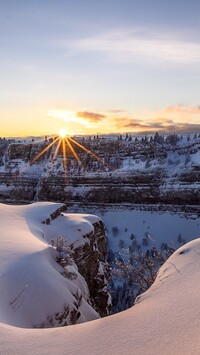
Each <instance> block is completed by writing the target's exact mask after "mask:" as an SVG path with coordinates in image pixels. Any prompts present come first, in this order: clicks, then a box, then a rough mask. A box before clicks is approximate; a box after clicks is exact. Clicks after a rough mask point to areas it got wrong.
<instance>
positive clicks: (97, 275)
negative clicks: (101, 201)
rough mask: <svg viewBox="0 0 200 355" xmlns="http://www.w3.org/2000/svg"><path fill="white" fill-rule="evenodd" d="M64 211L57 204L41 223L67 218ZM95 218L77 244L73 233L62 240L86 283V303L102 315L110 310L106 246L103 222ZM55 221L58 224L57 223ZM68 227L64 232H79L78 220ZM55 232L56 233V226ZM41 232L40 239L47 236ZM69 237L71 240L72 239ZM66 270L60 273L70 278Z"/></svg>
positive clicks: (47, 224)
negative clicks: (87, 301) (68, 229)
mask: <svg viewBox="0 0 200 355" xmlns="http://www.w3.org/2000/svg"><path fill="white" fill-rule="evenodd" d="M65 211H66V206H65V205H61V207H59V208H57V209H56V210H55V211H54V212H53V213H51V214H50V215H49V216H48V218H46V219H45V220H44V221H42V224H44V225H46V226H48V227H49V229H51V227H52V226H53V225H54V221H56V219H57V218H59V217H61V218H62V217H63V218H64V219H65V218H66V220H67V217H68V214H67V213H64V214H63V212H65ZM80 216H84V215H80ZM63 218H62V219H63ZM70 218H71V214H70ZM96 219H97V221H95V222H91V226H92V230H91V231H90V232H89V233H85V234H83V235H82V236H81V239H82V242H81V243H80V242H79V243H78V244H77V240H76V237H75V236H74V237H73V235H72V236H71V241H68V238H66V240H67V244H68V247H70V249H71V252H72V254H73V260H74V262H75V265H76V266H77V268H78V272H79V273H80V274H81V275H82V276H83V277H84V279H85V281H86V284H87V286H88V289H89V303H90V304H91V306H92V307H93V308H94V309H95V310H96V311H97V312H98V314H99V315H100V316H102V317H104V316H107V315H109V314H110V313H111V298H110V294H109V292H108V280H109V278H110V271H109V267H108V264H107V262H106V259H107V247H106V237H105V229H104V225H103V223H102V221H101V220H100V219H99V218H97V217H96ZM60 222H61V223H62V222H63V221H62V220H60ZM57 223H58V224H59V222H57ZM66 227H67V221H66ZM77 227H78V229H77ZM53 228H54V227H53ZM71 228H72V229H71V230H72V231H71V232H69V231H68V233H70V234H73V230H74V231H75V230H80V231H81V230H82V227H81V222H80V227H79V226H77V223H76V221H75V223H74V226H73V224H72V225H71ZM54 230H55V229H54ZM57 232H58V234H60V232H59V229H58V230H57ZM45 235H46V234H45V229H44V233H43V237H44V239H47V238H46V237H45ZM63 238H64V237H63ZM64 239H65V238H64ZM73 240H75V241H74V242H73ZM59 263H60V265H61V266H62V265H64V264H65V263H63V259H62V257H61V258H60V261H59ZM66 270H67V269H66ZM66 270H65V271H64V272H63V276H66V277H67V278H68V277H70V274H71V273H70V272H69V273H68V272H67V271H66Z"/></svg>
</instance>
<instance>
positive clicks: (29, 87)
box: [0, 0, 200, 137]
mask: <svg viewBox="0 0 200 355" xmlns="http://www.w3.org/2000/svg"><path fill="white" fill-rule="evenodd" d="M199 13H200V1H199V0H168V1H162V0H96V1H95V0H73V1H71V0H34V1H32V0H18V1H16V0H6V1H4V0H0V78H1V80H0V136H1V137H4V136H5V137H12V136H36V135H46V134H47V135H48V134H57V133H58V132H59V131H60V130H61V129H66V130H67V132H68V133H69V134H97V133H99V134H101V133H108V134H109V133H126V132H133V133H138V132H156V131H159V132H166V131H169V132H175V131H192V132H199V133H200V100H199V92H200V21H199Z"/></svg>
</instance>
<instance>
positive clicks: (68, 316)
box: [0, 203, 99, 328]
mask: <svg viewBox="0 0 200 355" xmlns="http://www.w3.org/2000/svg"><path fill="white" fill-rule="evenodd" d="M62 207H63V205H61V204H51V203H41V204H40V203H38V204H34V205H29V206H6V205H0V225H1V230H0V245H1V260H0V271H1V277H0V289H1V297H0V321H1V322H2V323H6V324H10V325H15V326H18V327H28V328H29V327H52V326H62V325H68V324H74V323H80V322H84V321H88V320H93V319H97V318H98V317H99V316H98V314H97V313H96V312H95V311H94V309H93V308H92V307H91V306H90V304H89V303H88V300H89V291H88V287H87V284H86V282H85V280H84V278H83V277H82V276H81V275H80V274H79V272H78V271H77V267H76V265H75V264H74V265H71V266H70V272H71V274H73V275H74V277H73V278H69V279H67V278H65V277H64V276H63V275H62V274H63V268H62V267H61V266H60V265H59V264H58V263H57V259H58V252H57V251H56V250H55V249H54V248H52V247H50V246H48V245H47V243H46V242H44V241H42V240H41V239H42V237H44V233H43V228H44V227H45V224H42V223H41V222H42V221H44V220H45V219H46V218H49V216H51V217H52V218H53V217H54V215H55V213H56V211H59V210H60V209H62ZM80 227H81V223H80ZM91 228H92V225H91ZM58 232H61V230H59V231H58ZM37 237H38V238H40V240H39V239H38V238H37ZM80 239H81V236H80Z"/></svg>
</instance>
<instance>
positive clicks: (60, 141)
mask: <svg viewBox="0 0 200 355" xmlns="http://www.w3.org/2000/svg"><path fill="white" fill-rule="evenodd" d="M54 145H56V147H55V151H54V153H53V157H52V162H54V161H55V159H56V158H57V157H58V155H60V154H61V155H62V164H63V169H64V174H65V176H66V175H67V158H68V156H69V154H70V153H71V154H72V155H73V157H74V158H75V160H76V161H77V163H78V165H79V166H80V167H83V165H82V163H81V159H80V157H79V155H78V153H77V152H76V151H75V146H76V147H78V148H80V149H81V150H82V151H84V152H86V153H88V154H89V155H91V156H92V157H93V158H95V159H96V160H98V161H100V162H101V163H102V164H103V165H105V163H104V162H103V161H102V159H101V158H99V157H98V156H97V155H96V154H94V153H93V152H92V151H91V150H89V149H87V148H86V147H85V146H83V145H82V144H80V143H79V142H77V141H76V140H75V139H74V138H72V137H70V136H68V135H67V134H66V131H65V130H62V131H60V134H59V136H56V137H54V138H53V141H52V142H50V143H49V144H48V145H47V146H46V147H45V148H44V149H42V151H41V152H40V153H38V154H37V155H36V156H35V157H34V158H33V159H32V160H31V161H30V162H29V164H30V165H32V164H34V163H35V162H36V161H37V160H38V159H39V158H41V156H42V155H43V154H45V153H46V152H47V151H48V150H49V149H52V147H53V146H54Z"/></svg>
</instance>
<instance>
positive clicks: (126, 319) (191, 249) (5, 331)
mask: <svg viewBox="0 0 200 355" xmlns="http://www.w3.org/2000/svg"><path fill="white" fill-rule="evenodd" d="M18 208H19V207H17V209H18ZM20 209H21V214H17V219H18V222H17V223H18V228H19V227H20V229H18V228H17V229H16V226H15V223H16V222H15V223H14V220H16V207H5V206H3V207H1V215H2V216H3V218H2V220H1V264H0V265H1V271H2V277H3V281H1V288H0V289H1V295H0V320H1V324H0V338H1V352H2V353H3V354H8V355H9V354H20V355H21V354H34V355H35V354H70V355H73V354H74V355H75V354H76V355H77V354H79V353H80V354H85V355H86V354H87V355H90V354H91V355H95V354H117V355H121V354H126V355H128V354H137V355H138V354H142V355H145V354H149V355H150V354H154V355H155V354H162V355H164V354H176V355H177V354H181V355H183V354H199V352H200V337H199V334H200V309H199V299H200V282H199V280H200V240H199V239H197V240H194V241H192V242H190V243H188V244H186V245H184V246H183V247H181V248H180V249H178V250H177V251H176V252H175V253H174V254H173V255H172V256H171V257H170V258H169V259H168V260H167V262H166V263H165V264H164V265H163V266H162V267H161V269H160V271H159V273H158V276H157V278H156V281H155V283H154V284H153V286H152V287H151V288H150V289H149V290H148V291H147V292H146V293H145V294H143V295H141V296H140V297H139V298H138V300H137V304H136V305H135V306H134V307H133V308H131V309H129V310H128V311H125V312H122V313H119V314H117V315H113V316H110V317H107V318H103V319H100V320H95V321H93V322H88V323H84V324H78V325H75V326H69V327H63V328H54V329H24V328H19V327H17V326H14V321H13V319H14V317H13V316H12V322H11V321H9V319H10V318H11V312H12V314H13V313H16V312H20V311H22V307H23V305H25V304H26V302H27V301H26V299H28V297H30V293H31V288H32V286H33V281H35V280H33V279H23V282H21V281H20V279H19V274H20V271H21V272H22V271H23V272H22V274H23V275H24V276H23V277H24V278H25V276H26V275H27V277H28V275H30V272H29V267H30V268H31V272H33V275H34V277H35V279H37V280H38V282H39V280H41V282H40V283H39V285H38V288H37V290H36V289H35V290H34V289H32V291H33V292H34V295H35V297H37V292H40V290H39V288H40V287H43V284H42V283H45V286H46V285H47V286H48V287H50V290H52V287H53V284H55V283H56V285H57V286H58V287H60V279H58V276H56V275H57V274H59V273H58V272H57V271H56V270H55V269H56V267H55V262H54V258H53V257H52V255H50V254H49V253H50V252H48V250H49V251H52V249H50V248H47V247H46V246H45V245H44V244H43V243H42V242H41V241H39V240H37V239H36V238H35V237H33V236H32V234H31V233H30V232H29V230H28V227H27V224H26V223H24V207H20ZM8 215H9V216H8ZM19 231H20V233H19ZM27 238H28V242H27ZM41 254H42V255H43V258H41V257H40V255H41ZM42 259H44V260H45V261H44V262H43V264H42V265H41V264H40V263H41V260H42ZM40 266H42V268H43V267H44V268H46V269H45V271H46V272H47V271H48V273H49V276H48V277H47V280H46V278H45V277H42V276H41V267H40ZM34 268H36V270H37V272H36V271H35V274H34ZM51 276H53V278H54V276H55V279H54V280H53V279H52V278H51ZM17 278H18V281H19V283H20V282H21V283H20V286H19V288H18V289H17V290H16V289H15V288H12V284H13V282H14V283H15V285H16V286H15V287H18V282H15V279H16V280H17ZM64 281H66V280H64ZM2 282H3V285H2ZM26 285H28V286H26ZM31 285H32V286H31ZM22 286H23V287H22ZM64 286H65V285H64V284H63V282H62V287H64ZM20 287H21V288H20ZM24 287H25V289H24V291H23V288H24ZM73 287H74V286H73ZM66 288H68V285H67V287H66ZM5 292H6V294H5ZM19 292H22V293H21V295H20V296H18V298H17V295H18V294H19ZM11 295H12V297H11V298H10V296H11ZM22 296H23V297H22ZM40 296H42V292H41V293H40ZM20 297H21V303H22V304H21V306H20V305H18V307H19V308H18V309H17V307H16V302H17V301H18V299H19V298H20ZM56 297H58V307H59V302H60V301H61V302H62V296H61V299H60V298H59V297H60V295H59V293H57V294H56ZM70 297H71V296H70ZM44 298H45V302H44V303H43V304H44V306H45V305H46V304H48V302H51V297H50V296H49V295H48V294H47V293H45V297H44ZM29 301H30V304H29V308H32V307H35V304H36V301H38V300H37V298H36V300H35V299H34V298H32V297H31V298H29ZM10 303H11V304H10ZM13 305H14V307H16V308H15V310H12V307H13ZM23 309H24V312H25V311H27V308H26V309H25V308H23ZM41 311H42V310H41ZM91 318H92V316H91ZM8 323H9V324H8ZM11 324H12V325H11ZM15 325H16V323H15ZM20 326H22V325H21V324H20ZM24 326H28V325H24Z"/></svg>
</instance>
